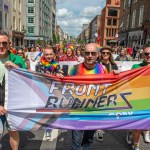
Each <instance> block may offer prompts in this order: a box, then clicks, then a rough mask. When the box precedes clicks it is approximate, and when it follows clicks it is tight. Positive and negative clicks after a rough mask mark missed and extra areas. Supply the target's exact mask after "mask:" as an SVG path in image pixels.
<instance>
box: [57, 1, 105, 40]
mask: <svg viewBox="0 0 150 150" xmlns="http://www.w3.org/2000/svg"><path fill="white" fill-rule="evenodd" d="M56 2H57V4H56V9H57V13H56V17H57V24H58V25H60V26H61V28H62V29H63V31H64V32H67V33H68V34H69V35H72V36H74V37H77V36H78V35H79V34H80V33H81V31H82V25H83V24H84V23H89V22H90V21H91V20H92V19H93V18H94V17H95V16H96V15H99V14H100V12H101V10H102V9H103V7H104V6H105V4H106V0H56Z"/></svg>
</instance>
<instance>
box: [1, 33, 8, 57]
mask: <svg viewBox="0 0 150 150" xmlns="http://www.w3.org/2000/svg"><path fill="white" fill-rule="evenodd" d="M9 48H10V47H9V39H8V36H6V35H0V57H1V58H4V57H5V56H6V55H7V53H8V49H9Z"/></svg>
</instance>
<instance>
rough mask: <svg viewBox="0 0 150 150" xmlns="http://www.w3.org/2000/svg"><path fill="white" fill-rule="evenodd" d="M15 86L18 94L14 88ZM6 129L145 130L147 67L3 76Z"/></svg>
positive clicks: (149, 116)
mask: <svg viewBox="0 0 150 150" xmlns="http://www.w3.org/2000/svg"><path fill="white" fill-rule="evenodd" d="M18 85H19V88H18ZM8 91H9V92H8V93H6V95H7V94H8V99H7V101H6V103H5V107H6V109H7V110H8V123H9V125H10V127H11V128H12V129H14V130H38V129H39V128H42V127H45V125H46V126H49V127H50V128H58V129H70V130H96V129H111V130H120V129H142V130H150V92H149V91H150V67H149V66H146V67H142V68H139V69H134V70H130V71H125V72H122V73H120V74H119V75H114V74H113V73H110V74H101V75H99V74H96V75H83V76H81V75H80V76H78V75H77V76H67V77H64V78H63V79H60V78H59V77H55V76H52V75H43V74H39V73H35V72H29V71H26V70H20V69H18V70H11V71H10V72H9V74H8Z"/></svg>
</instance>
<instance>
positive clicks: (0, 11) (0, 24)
mask: <svg viewBox="0 0 150 150" xmlns="http://www.w3.org/2000/svg"><path fill="white" fill-rule="evenodd" d="M2 9H3V1H2V0H0V30H2V21H3V20H2Z"/></svg>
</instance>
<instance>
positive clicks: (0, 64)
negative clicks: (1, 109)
mask: <svg viewBox="0 0 150 150" xmlns="http://www.w3.org/2000/svg"><path fill="white" fill-rule="evenodd" d="M8 60H9V56H7V57H6V58H3V59H1V58H0V84H2V81H3V78H4V75H5V65H4V64H5V62H7V61H8Z"/></svg>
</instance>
